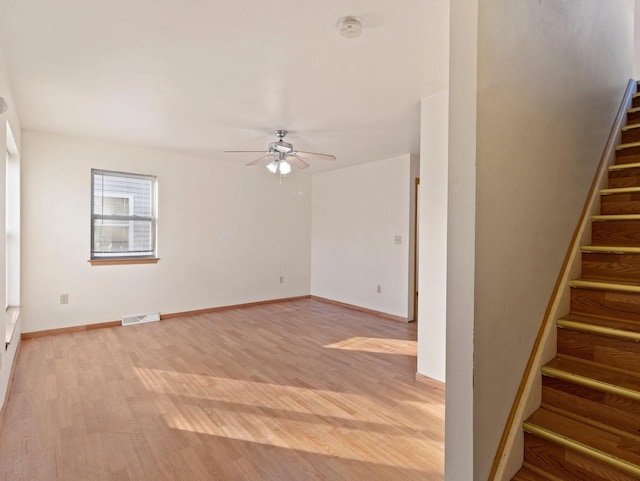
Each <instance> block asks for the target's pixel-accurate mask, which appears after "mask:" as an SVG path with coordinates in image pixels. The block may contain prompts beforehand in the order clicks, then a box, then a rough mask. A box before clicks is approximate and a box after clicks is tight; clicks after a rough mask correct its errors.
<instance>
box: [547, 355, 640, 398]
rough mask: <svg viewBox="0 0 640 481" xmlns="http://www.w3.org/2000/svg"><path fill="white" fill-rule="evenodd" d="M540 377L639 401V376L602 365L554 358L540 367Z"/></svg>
mask: <svg viewBox="0 0 640 481" xmlns="http://www.w3.org/2000/svg"><path fill="white" fill-rule="evenodd" d="M541 371H542V375H543V376H550V377H554V378H557V379H562V380H565V381H569V382H572V383H574V384H578V385H580V386H586V387H589V388H592V389H596V390H598V391H602V392H608V393H612V394H616V395H619V396H622V397H626V398H628V399H633V400H636V401H640V375H639V374H636V373H632V372H622V371H621V370H619V369H612V368H609V367H607V366H604V365H602V364H597V365H595V364H591V363H585V362H581V361H578V360H573V359H566V358H559V357H556V358H555V359H553V360H552V361H550V362H549V363H547V364H545V365H544V366H542V369H541Z"/></svg>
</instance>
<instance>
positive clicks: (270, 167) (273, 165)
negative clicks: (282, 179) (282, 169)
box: [267, 160, 278, 174]
mask: <svg viewBox="0 0 640 481" xmlns="http://www.w3.org/2000/svg"><path fill="white" fill-rule="evenodd" d="M267 170H268V171H269V172H271V173H272V174H275V173H276V172H277V171H278V161H277V160H272V161H271V162H270V163H269V164H268V165H267Z"/></svg>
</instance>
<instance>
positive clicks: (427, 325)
mask: <svg viewBox="0 0 640 481" xmlns="http://www.w3.org/2000/svg"><path fill="white" fill-rule="evenodd" d="M448 123H449V91H448V90H443V91H442V92H439V93H437V94H434V95H431V96H429V97H426V98H424V99H422V119H421V135H420V145H421V152H420V219H419V221H418V226H419V231H420V233H419V236H418V239H419V241H418V242H419V249H418V254H419V256H420V263H419V265H420V267H419V274H418V279H419V283H418V292H419V293H420V294H419V300H418V373H419V374H423V375H425V376H428V377H431V378H433V379H437V380H439V381H442V382H444V381H445V368H446V329H447V182H448V180H447V179H448V172H447V170H448V165H449V155H448V142H449V136H448Z"/></svg>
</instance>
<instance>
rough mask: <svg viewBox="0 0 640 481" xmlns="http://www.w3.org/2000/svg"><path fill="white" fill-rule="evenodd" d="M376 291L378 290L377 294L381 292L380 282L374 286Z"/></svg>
mask: <svg viewBox="0 0 640 481" xmlns="http://www.w3.org/2000/svg"><path fill="white" fill-rule="evenodd" d="M376 291H377V292H378V294H380V293H381V292H382V286H381V285H380V284H378V286H377V287H376Z"/></svg>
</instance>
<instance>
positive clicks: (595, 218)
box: [591, 214, 640, 222]
mask: <svg viewBox="0 0 640 481" xmlns="http://www.w3.org/2000/svg"><path fill="white" fill-rule="evenodd" d="M591 220H592V221H594V222H605V221H620V220H640V214H606V215H592V216H591Z"/></svg>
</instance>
